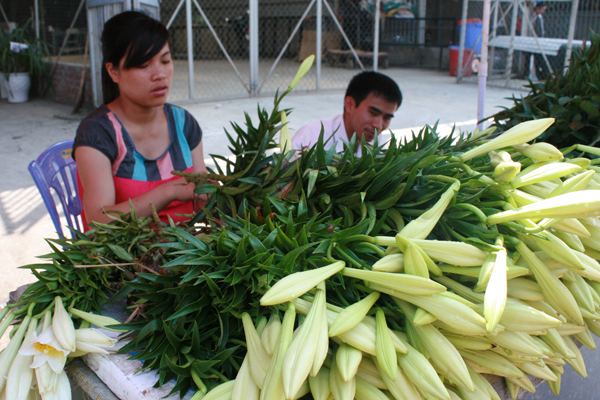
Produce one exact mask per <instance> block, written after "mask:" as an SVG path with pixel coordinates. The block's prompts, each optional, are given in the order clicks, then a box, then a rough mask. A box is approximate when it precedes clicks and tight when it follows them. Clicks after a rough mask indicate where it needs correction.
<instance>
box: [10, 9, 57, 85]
mask: <svg viewBox="0 0 600 400" xmlns="http://www.w3.org/2000/svg"><path fill="white" fill-rule="evenodd" d="M30 25H31V20H28V21H27V22H26V23H25V24H24V25H23V26H21V27H18V28H15V29H13V30H12V32H10V33H8V32H5V31H0V71H1V72H3V73H4V74H6V75H7V76H8V74H11V73H17V72H29V73H31V75H32V78H35V77H41V78H43V77H46V76H47V74H48V70H47V66H46V64H45V62H44V61H45V59H46V58H47V57H48V55H49V51H48V45H47V44H46V43H45V42H44V41H42V40H40V39H38V38H36V37H35V35H34V34H33V32H32V31H31V27H30ZM10 42H15V43H23V44H27V45H28V46H29V47H28V48H27V49H24V50H21V51H20V52H14V51H12V50H11V49H10Z"/></svg>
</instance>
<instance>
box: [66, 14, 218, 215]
mask: <svg viewBox="0 0 600 400" xmlns="http://www.w3.org/2000/svg"><path fill="white" fill-rule="evenodd" d="M102 53H103V57H104V59H103V66H104V68H103V70H102V86H103V92H104V101H105V104H103V105H102V106H100V107H99V108H98V109H97V110H95V111H94V112H92V113H91V114H90V115H88V116H87V117H86V118H85V119H84V120H83V121H82V122H81V124H80V125H79V127H78V129H77V135H76V137H75V144H74V147H73V149H74V158H75V160H76V161H77V175H78V186H79V195H80V197H81V199H82V203H83V219H84V224H85V225H86V226H87V223H88V222H90V221H96V222H108V221H110V220H111V217H110V216H109V215H108V214H107V211H111V210H118V211H122V212H125V213H128V212H129V211H130V203H129V202H130V201H131V202H133V205H134V207H135V212H136V214H137V215H139V216H150V215H152V212H153V209H152V207H154V208H155V209H156V210H157V211H158V214H159V216H160V218H161V220H163V221H167V220H168V216H170V217H171V218H173V220H174V221H176V222H178V221H182V220H185V219H186V218H185V217H178V216H177V214H191V213H193V212H194V211H195V210H197V209H198V207H199V206H201V205H203V203H205V201H206V198H205V197H204V198H201V199H200V198H197V196H194V185H193V184H188V183H187V182H186V181H185V180H184V179H183V178H179V177H176V176H173V175H172V174H171V171H173V170H175V171H187V172H206V166H205V164H204V155H203V151H202V142H201V139H202V131H201V129H200V127H199V125H198V123H197V122H196V120H195V119H194V118H193V117H192V116H191V115H190V114H189V113H188V112H187V111H185V110H183V109H182V108H179V107H175V106H173V105H171V104H168V103H166V101H167V95H168V93H169V89H170V87H171V80H172V78H173V61H172V58H171V52H170V46H169V33H168V31H167V29H166V28H165V26H164V25H162V24H161V23H160V22H158V21H156V20H154V19H152V18H150V17H148V16H147V15H145V14H142V13H139V12H135V11H128V12H124V13H122V14H119V15H116V16H115V17H113V18H111V19H110V20H109V21H107V22H106V23H105V25H104V31H103V33H102Z"/></svg>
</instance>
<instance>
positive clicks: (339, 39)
mask: <svg viewBox="0 0 600 400" xmlns="http://www.w3.org/2000/svg"><path fill="white" fill-rule="evenodd" d="M160 11H161V20H162V22H163V23H165V24H166V25H167V27H168V28H169V30H170V32H171V35H172V42H173V43H172V47H173V49H172V52H173V56H174V60H175V76H174V80H173V86H172V90H171V94H170V97H169V100H170V101H174V102H195V101H205V100H214V99H227V98H239V97H248V96H252V97H253V96H259V95H270V94H272V93H275V91H276V90H277V89H278V88H283V87H287V85H288V84H289V82H290V81H291V79H292V78H293V76H294V74H295V73H296V70H297V68H298V66H299V64H300V62H301V61H302V60H304V58H306V57H307V56H308V55H310V54H316V58H317V61H316V65H315V68H314V69H313V71H311V72H310V73H309V74H308V75H307V76H306V77H305V78H304V79H303V80H302V82H301V83H300V84H299V85H298V86H297V89H296V90H297V91H316V90H338V89H344V88H345V87H346V85H347V83H348V81H349V80H350V78H351V77H352V76H353V75H354V74H356V73H357V72H358V71H359V70H361V69H364V68H365V67H367V66H368V67H370V68H377V66H378V65H377V61H378V57H377V55H376V54H377V46H376V45H374V39H375V38H376V37H377V34H376V33H375V32H378V30H377V29H375V27H376V26H378V24H377V17H378V15H375V16H374V18H373V17H371V18H370V19H369V18H363V20H362V21H363V22H359V23H358V24H357V23H356V21H357V20H358V21H360V13H361V12H364V11H365V10H362V9H361V8H360V5H359V4H358V3H356V2H351V1H348V0H223V1H220V2H215V1H211V0H163V1H162V2H161V10H160ZM376 14H378V13H376ZM357 16H358V17H357ZM357 28H358V29H362V32H361V31H360V30H359V32H354V31H352V30H353V29H354V30H356V29H357ZM365 32H368V33H369V34H367V35H365ZM365 37H366V39H365Z"/></svg>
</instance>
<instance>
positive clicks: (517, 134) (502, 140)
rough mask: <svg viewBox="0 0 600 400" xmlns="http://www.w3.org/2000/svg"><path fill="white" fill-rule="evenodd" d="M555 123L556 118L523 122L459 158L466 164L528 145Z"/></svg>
mask: <svg viewBox="0 0 600 400" xmlns="http://www.w3.org/2000/svg"><path fill="white" fill-rule="evenodd" d="M553 123H554V118H541V119H534V120H531V121H526V122H521V123H520V124H519V125H516V126H513V127H512V128H510V129H509V130H507V131H506V132H504V133H503V134H502V135H500V136H498V137H497V138H495V139H492V140H490V141H489V142H486V143H484V144H482V145H480V146H478V147H475V148H474V149H471V150H469V151H467V152H466V153H463V154H461V155H460V156H459V157H458V158H459V159H460V160H461V161H463V162H465V161H468V160H470V159H472V158H475V157H478V156H480V155H482V154H486V153H489V152H490V151H492V150H497V149H502V148H504V147H508V146H516V145H519V144H523V143H527V142H529V141H531V140H533V139H535V138H537V137H538V136H539V135H541V134H542V133H544V131H545V130H546V129H548V127H549V126H550V125H552V124H553Z"/></svg>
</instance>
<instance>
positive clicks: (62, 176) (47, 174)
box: [28, 140, 83, 238]
mask: <svg viewBox="0 0 600 400" xmlns="http://www.w3.org/2000/svg"><path fill="white" fill-rule="evenodd" d="M72 151H73V141H72V140H65V141H64V142H59V143H56V144H53V145H52V146H50V147H48V148H47V149H46V150H45V151H44V152H43V153H42V154H40V156H39V157H38V158H37V159H36V160H34V161H32V162H31V163H30V164H29V167H28V169H29V172H30V173H31V176H32V177H33V181H34V182H35V185H36V186H37V188H38V190H39V191H40V194H41V195H42V199H43V200H44V204H45V205H46V208H47V209H48V213H50V217H51V218H52V222H53V223H54V227H55V228H56V231H57V232H58V234H59V235H60V237H61V238H64V237H65V236H64V235H63V226H64V224H62V223H61V221H60V217H59V214H58V209H57V206H56V202H55V201H54V197H53V196H52V192H51V190H50V189H54V192H55V194H56V196H57V197H58V199H59V201H60V203H61V205H62V210H63V212H64V215H65V219H66V220H67V225H68V226H69V227H71V228H74V229H77V230H78V231H81V230H82V228H83V223H82V222H81V200H80V199H79V191H78V190H77V170H76V165H75V160H73V157H72ZM71 236H73V237H75V235H74V234H71Z"/></svg>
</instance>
